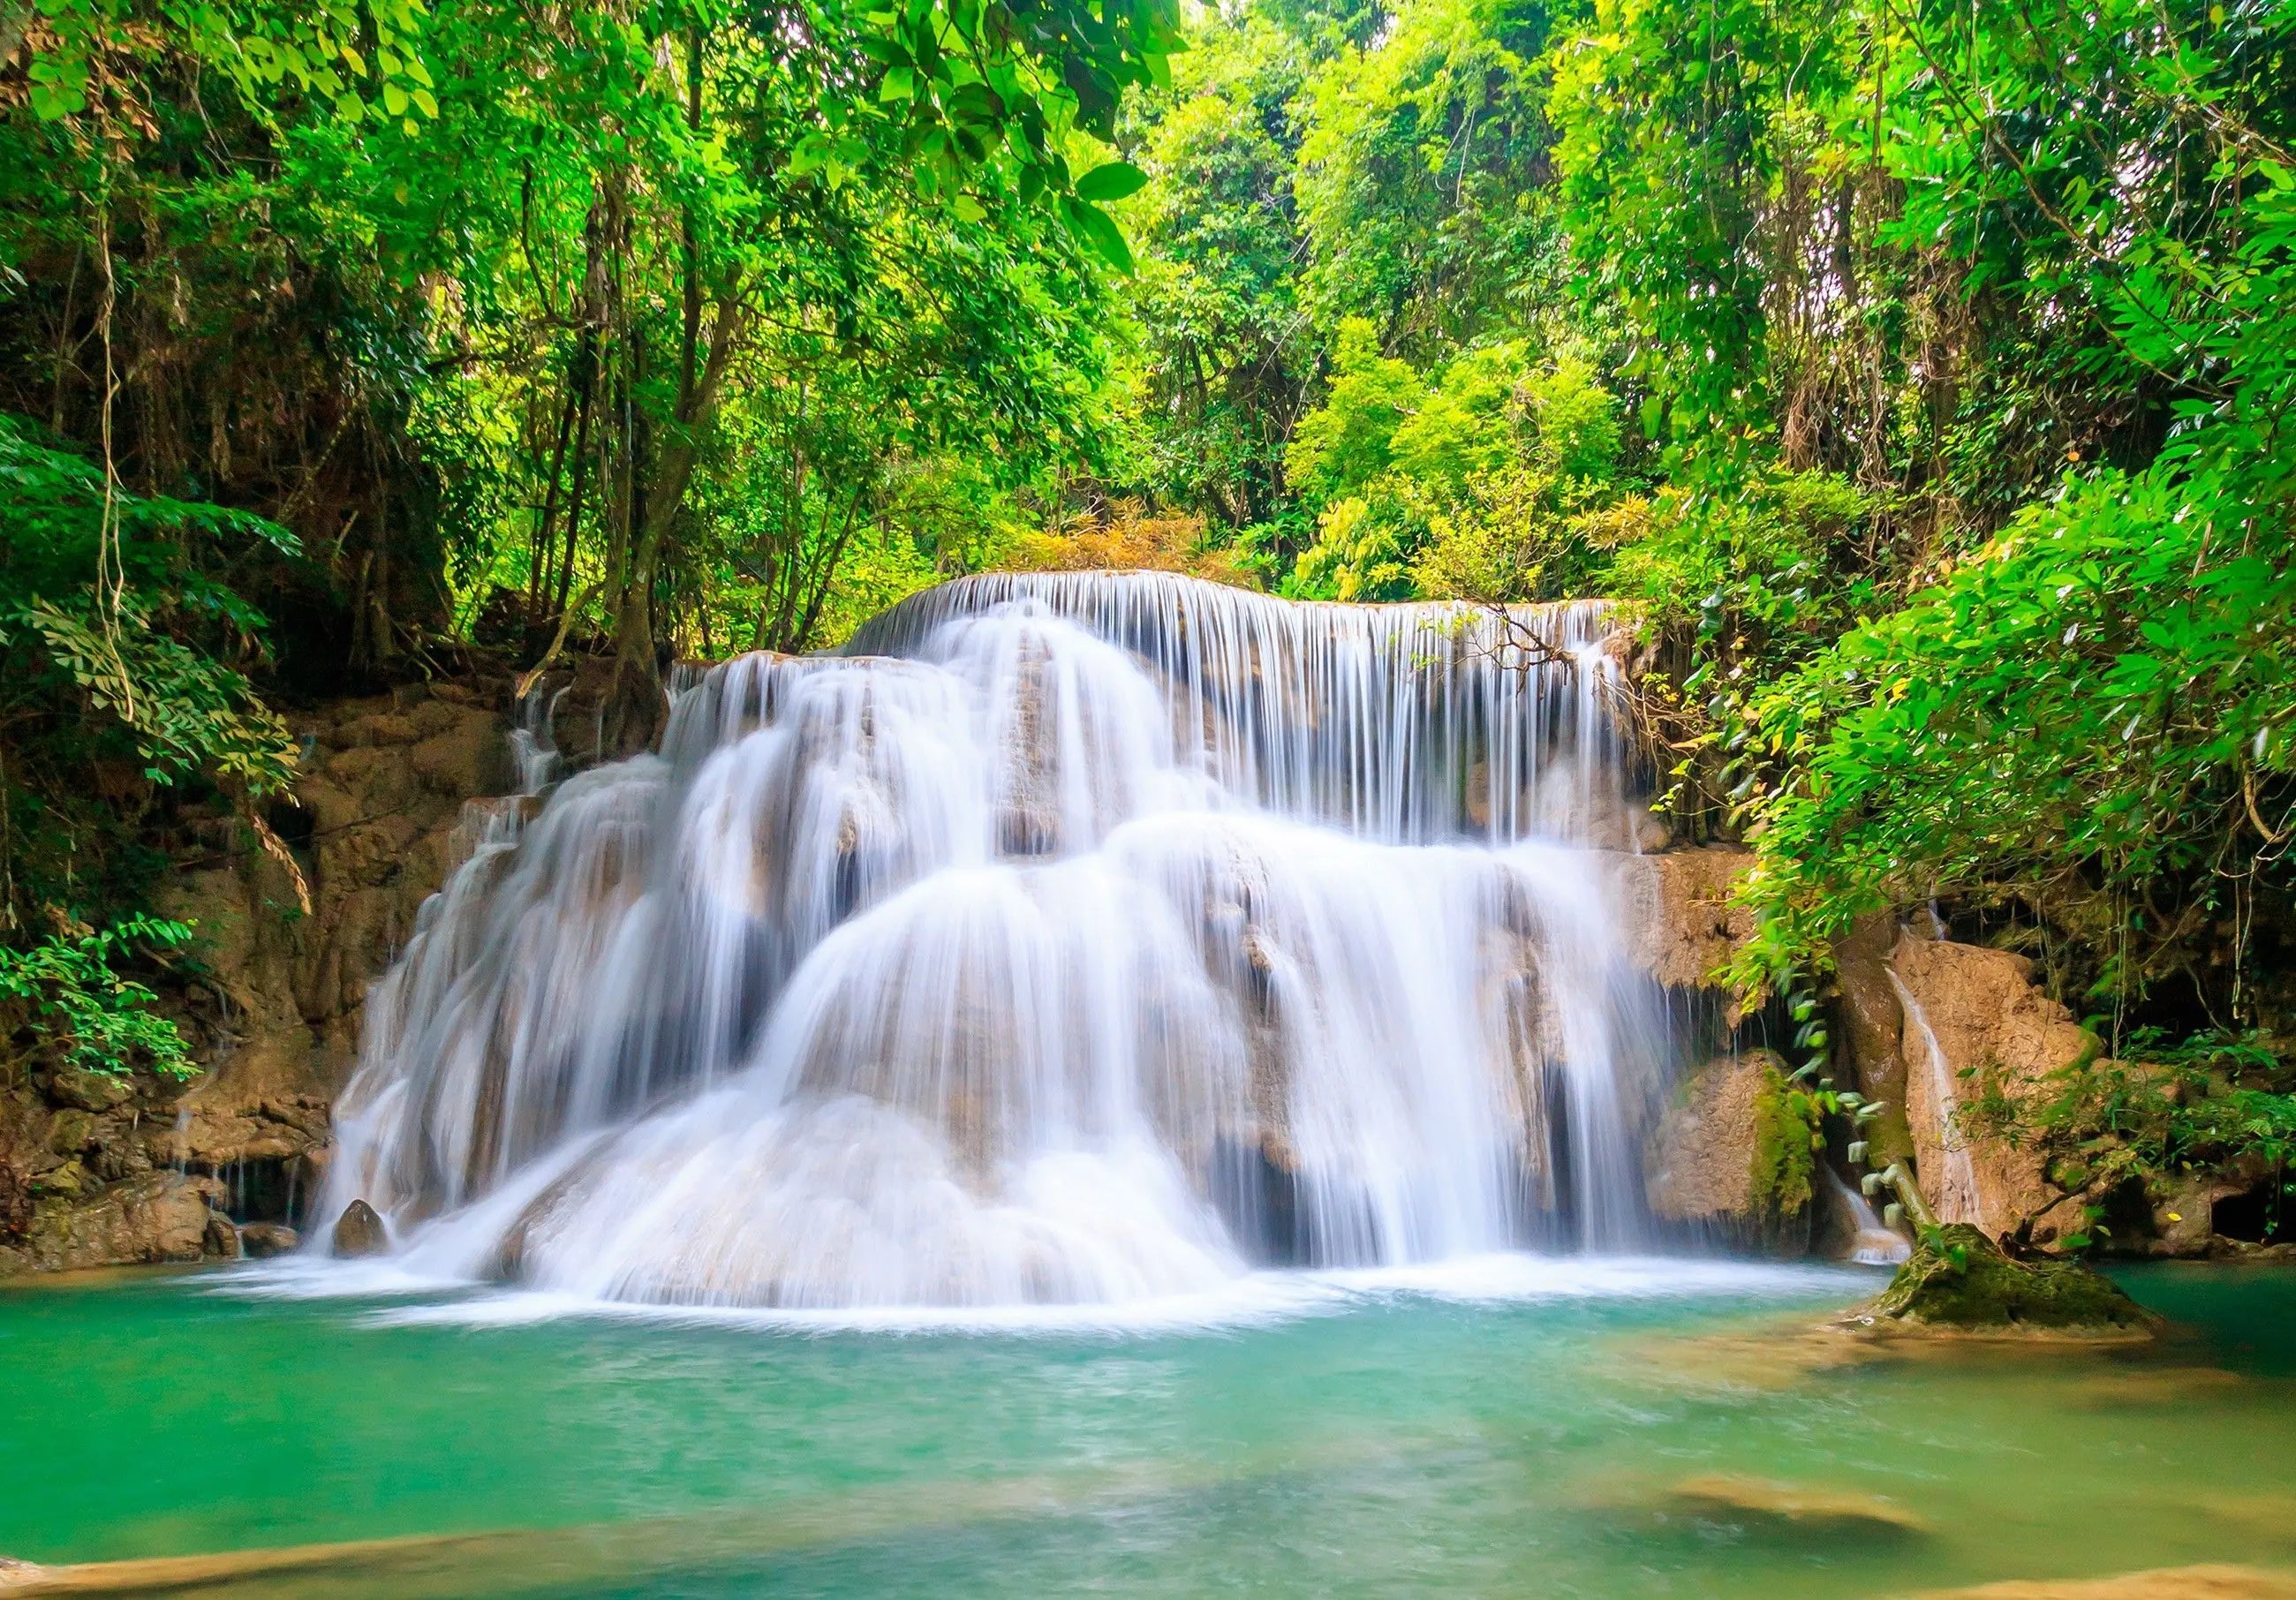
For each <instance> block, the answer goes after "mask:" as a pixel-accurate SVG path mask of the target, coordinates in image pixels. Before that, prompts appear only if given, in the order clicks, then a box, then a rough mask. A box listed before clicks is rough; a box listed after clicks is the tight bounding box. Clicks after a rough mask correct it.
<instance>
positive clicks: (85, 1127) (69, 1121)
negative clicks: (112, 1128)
mask: <svg viewBox="0 0 2296 1600" xmlns="http://www.w3.org/2000/svg"><path fill="white" fill-rule="evenodd" d="M94 1143H95V1115H94V1112H78V1111H74V1112H57V1113H56V1114H55V1115H54V1117H53V1118H52V1119H50V1120H49V1122H48V1148H49V1149H50V1150H53V1151H54V1152H55V1153H57V1154H58V1155H61V1156H75V1155H78V1153H80V1152H81V1151H83V1150H86V1149H88V1148H89V1147H90V1146H92V1145H94Z"/></svg>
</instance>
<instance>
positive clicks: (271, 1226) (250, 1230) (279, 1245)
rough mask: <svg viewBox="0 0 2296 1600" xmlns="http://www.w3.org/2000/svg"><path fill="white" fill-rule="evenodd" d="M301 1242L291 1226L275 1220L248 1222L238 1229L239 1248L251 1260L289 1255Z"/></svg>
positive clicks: (300, 1237)
mask: <svg viewBox="0 0 2296 1600" xmlns="http://www.w3.org/2000/svg"><path fill="white" fill-rule="evenodd" d="M302 1242H303V1241H302V1236H301V1235H299V1234H297V1233H296V1231H295V1230H294V1229H293V1228H291V1227H286V1226H285V1225H283V1224H282V1223H277V1222H250V1223H248V1224H246V1225H245V1226H243V1227H241V1229H240V1230H239V1248H240V1250H241V1251H242V1253H243V1254H244V1255H245V1256H246V1257H247V1258H248V1259H250V1260H253V1261H264V1260H268V1259H271V1258H272V1257H273V1256H283V1255H291V1254H292V1253H293V1252H294V1251H295V1249H296V1247H297V1246H298V1245H299V1244H301V1243H302Z"/></svg>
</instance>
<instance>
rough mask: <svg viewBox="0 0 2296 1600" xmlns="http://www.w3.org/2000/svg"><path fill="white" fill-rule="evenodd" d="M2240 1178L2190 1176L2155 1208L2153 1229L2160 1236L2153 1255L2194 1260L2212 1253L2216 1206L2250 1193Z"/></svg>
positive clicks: (2193, 1174)
mask: <svg viewBox="0 0 2296 1600" xmlns="http://www.w3.org/2000/svg"><path fill="white" fill-rule="evenodd" d="M2247 1188H2248V1185H2247V1184H2245V1183H2243V1182H2242V1181H2240V1180H2239V1179H2237V1178H2229V1177H2219V1176H2217V1175H2214V1174H2210V1173H2200V1172H2195V1173H2189V1174H2187V1175H2185V1177H2184V1178H2183V1179H2181V1180H2180V1181H2179V1182H2178V1183H2177V1185H2176V1186H2174V1187H2173V1188H2171V1189H2170V1190H2169V1192H2168V1194H2165V1195H2163V1196H2161V1199H2160V1200H2159V1201H2157V1202H2155V1203H2154V1204H2153V1231H2154V1232H2155V1233H2156V1234H2158V1235H2160V1237H2159V1238H2158V1239H2156V1240H2155V1241H2154V1242H2153V1253H2154V1254H2158V1255H2164V1256H2179V1257H2193V1256H2205V1255H2207V1254H2208V1253H2209V1247H2210V1242H2211V1235H2213V1233H2214V1231H2215V1222H2214V1218H2215V1216H2216V1205H2217V1202H2218V1201H2219V1200H2229V1199H2231V1198H2232V1197H2233V1196H2234V1195H2236V1194H2243V1193H2245V1192H2246V1191H2247Z"/></svg>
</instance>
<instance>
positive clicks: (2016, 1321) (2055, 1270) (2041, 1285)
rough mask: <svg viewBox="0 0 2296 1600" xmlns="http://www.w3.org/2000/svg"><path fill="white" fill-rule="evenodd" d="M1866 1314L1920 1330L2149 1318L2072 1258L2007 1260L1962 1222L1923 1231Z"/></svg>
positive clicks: (2127, 1326) (2145, 1321) (2116, 1325)
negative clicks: (1918, 1241)
mask: <svg viewBox="0 0 2296 1600" xmlns="http://www.w3.org/2000/svg"><path fill="white" fill-rule="evenodd" d="M1868 1316H1869V1317H1871V1318H1872V1319H1873V1320H1875V1321H1882V1320H1887V1321H1894V1322H1902V1323H1912V1324H1917V1325H1923V1326H1928V1327H1940V1328H1972V1329H2001V1330H2008V1329H2016V1328H2032V1329H2053V1328H2054V1329H2097V1330H2127V1331H2131V1332H2134V1331H2136V1330H2140V1329H2147V1328H2149V1327H2150V1326H2151V1325H2152V1324H2153V1320H2154V1319H2153V1316H2152V1314H2151V1313H2150V1312H2148V1311H2146V1310H2145V1309H2144V1308H2143V1307H2141V1306H2139V1305H2138V1304H2137V1303H2136V1301H2133V1300H2130V1299H2129V1298H2128V1295H2126V1294H2124V1293H2122V1292H2121V1291H2120V1286H2119V1285H2118V1284H2114V1283H2113V1282H2112V1280H2111V1279H2110V1278H2107V1277H2105V1276H2103V1275H2101V1274H2099V1273H2096V1272H2093V1271H2091V1270H2090V1269H2089V1268H2087V1267H2084V1266H2082V1265H2081V1264H2080V1263H2079V1262H2078V1261H2013V1260H2011V1259H2009V1258H2008V1257H2007V1256H2005V1255H2003V1254H2002V1253H2001V1251H2000V1250H1999V1248H1998V1247H1997V1246H1996V1245H1995V1244H1994V1243H1992V1241H1990V1240H1989V1239H1988V1238H1987V1237H1986V1236H1985V1235H1984V1234H1983V1233H1982V1232H1980V1230H1978V1229H1977V1228H1974V1227H1971V1226H1969V1225H1968V1224H1967V1223H1963V1222H1949V1223H1948V1224H1946V1225H1945V1226H1944V1227H1941V1228H1938V1229H1936V1230H1934V1231H1933V1232H1931V1233H1930V1234H1928V1235H1926V1236H1925V1237H1924V1238H1923V1241H1922V1243H1920V1244H1919V1245H1918V1246H1916V1247H1915V1251H1914V1253H1913V1256H1912V1258H1911V1259H1908V1260H1907V1262H1906V1264H1905V1265H1904V1266H1902V1267H1900V1268H1898V1275H1897V1276H1895V1277H1893V1278H1891V1279H1890V1286H1889V1288H1888V1289H1886V1290H1884V1291H1883V1292H1882V1297H1881V1299H1879V1300H1877V1301H1874V1304H1873V1305H1872V1307H1871V1308H1869V1311H1868Z"/></svg>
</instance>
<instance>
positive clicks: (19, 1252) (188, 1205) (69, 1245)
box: [0, 1172, 228, 1274]
mask: <svg viewBox="0 0 2296 1600" xmlns="http://www.w3.org/2000/svg"><path fill="white" fill-rule="evenodd" d="M222 1193H223V1186H222V1185H220V1184H218V1183H217V1182H216V1180H215V1179H213V1178H210V1177H185V1176H184V1175H183V1174H180V1173H175V1172H152V1173H146V1174H144V1175H143V1176H142V1177H136V1178H133V1179H130V1180H127V1181H126V1182H121V1183H115V1184H111V1185H102V1186H99V1185H95V1184H91V1183H86V1182H85V1181H82V1182H80V1183H78V1184H76V1185H74V1186H70V1187H68V1188H55V1189H50V1190H47V1191H46V1192H45V1193H44V1194H42V1195H41V1196H40V1198H38V1199H37V1201H36V1202H34V1205H33V1208H32V1214H31V1217H30V1219H29V1224H28V1226H27V1227H25V1228H24V1230H23V1231H22V1232H21V1234H19V1235H16V1236H15V1237H14V1238H12V1239H10V1240H8V1241H7V1242H6V1243H4V1244H0V1274H4V1273H7V1272H9V1271H12V1270H15V1271H35V1272H75V1271H78V1270H79V1269H81V1268H88V1267H112V1266H119V1265H121V1264H123V1263H132V1262H149V1261H196V1260H198V1259H200V1258H201V1255H203V1254H205V1253H206V1251H207V1245H208V1236H209V1235H208V1228H209V1221H210V1220H211V1219H213V1218H215V1212H214V1210H212V1209H211V1206H210V1202H212V1201H214V1200H217V1199H220V1198H221V1196H222ZM225 1226H228V1224H226V1225H225Z"/></svg>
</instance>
